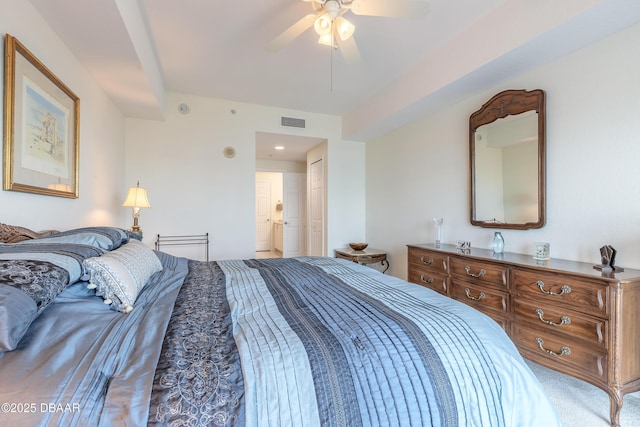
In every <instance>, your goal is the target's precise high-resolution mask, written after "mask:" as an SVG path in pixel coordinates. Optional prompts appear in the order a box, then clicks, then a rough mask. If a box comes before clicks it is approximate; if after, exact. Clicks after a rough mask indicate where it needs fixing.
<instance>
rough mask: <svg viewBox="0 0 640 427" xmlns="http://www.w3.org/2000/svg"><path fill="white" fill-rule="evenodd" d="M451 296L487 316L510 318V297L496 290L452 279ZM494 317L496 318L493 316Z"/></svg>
mask: <svg viewBox="0 0 640 427" xmlns="http://www.w3.org/2000/svg"><path fill="white" fill-rule="evenodd" d="M449 283H450V285H449V296H450V297H451V298H453V299H456V300H458V301H461V302H464V303H465V304H467V305H470V306H471V307H473V308H475V309H477V310H480V311H482V312H483V313H486V314H498V315H499V316H501V317H508V313H509V296H508V294H507V293H506V292H502V291H500V290H497V289H495V288H491V287H487V286H484V285H482V284H471V283H467V282H464V281H462V280H458V279H454V278H451V279H450V282H449ZM492 317H494V316H492Z"/></svg>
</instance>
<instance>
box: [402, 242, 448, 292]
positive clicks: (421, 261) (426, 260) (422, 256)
mask: <svg viewBox="0 0 640 427" xmlns="http://www.w3.org/2000/svg"><path fill="white" fill-rule="evenodd" d="M409 264H410V265H415V266H416V267H419V268H420V269H422V270H425V269H429V270H433V271H435V272H439V273H442V274H445V275H446V274H447V273H448V271H449V257H448V256H447V255H446V254H443V253H441V252H432V251H427V250H423V249H419V248H411V247H410V248H409ZM409 269H411V268H409ZM416 283H417V282H416Z"/></svg>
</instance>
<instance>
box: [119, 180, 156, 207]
mask: <svg viewBox="0 0 640 427" xmlns="http://www.w3.org/2000/svg"><path fill="white" fill-rule="evenodd" d="M122 206H127V207H132V208H150V207H151V203H149V199H148V198H147V190H146V189H145V188H142V187H140V183H138V184H136V186H135V187H129V193H127V198H126V199H125V201H124V203H123V204H122Z"/></svg>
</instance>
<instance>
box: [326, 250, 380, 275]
mask: <svg viewBox="0 0 640 427" xmlns="http://www.w3.org/2000/svg"><path fill="white" fill-rule="evenodd" d="M335 254H336V258H342V259H348V260H349V261H353V262H357V263H358V264H362V265H366V264H375V263H378V262H379V263H380V264H382V266H383V267H385V269H384V270H383V271H382V272H383V273H384V272H386V271H387V270H388V269H389V261H388V260H387V253H386V252H385V251H381V250H379V249H370V248H366V249H364V250H362V251H356V250H353V249H351V248H342V249H336V250H335Z"/></svg>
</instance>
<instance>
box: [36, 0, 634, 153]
mask: <svg viewBox="0 0 640 427" xmlns="http://www.w3.org/2000/svg"><path fill="white" fill-rule="evenodd" d="M389 1H393V0H389ZM30 2H31V4H32V5H33V6H34V8H35V9H36V10H37V11H38V12H39V13H40V14H41V15H42V16H43V18H44V19H45V20H46V21H47V22H48V23H49V24H50V25H51V26H52V28H53V29H54V30H55V31H56V32H57V33H58V35H59V36H60V37H61V39H62V40H63V41H64V42H65V43H66V44H67V46H68V47H69V49H70V50H71V51H72V52H73V53H74V54H75V56H76V57H77V58H78V60H79V61H80V62H81V63H83V64H84V66H85V67H86V68H87V70H89V72H90V73H91V74H92V75H93V76H94V78H95V79H96V81H97V82H98V84H100V85H101V86H102V87H103V88H104V90H105V91H106V93H107V94H108V95H109V96H110V97H111V98H112V99H113V100H114V103H115V104H116V105H117V106H118V107H119V108H120V109H121V110H122V111H123V113H124V114H125V115H126V116H129V117H139V118H151V119H162V118H163V114H164V110H165V108H167V106H166V105H165V103H164V94H165V93H166V92H179V93H185V94H196V95H200V96H207V97H215V98H222V99H228V100H233V101H237V102H248V103H254V104H261V105H270V106H275V107H281V108H284V109H292V110H298V111H307V112H314V113H326V114H332V115H339V116H342V117H343V134H344V135H343V137H345V138H346V139H354V140H367V139H370V138H371V137H373V136H376V135H377V134H380V133H381V132H385V131H389V130H391V129H392V128H393V127H394V126H398V125H401V124H403V123H406V122H407V121H409V120H411V119H414V118H415V117H419V116H420V115H424V113H425V111H429V110H433V109H434V108H439V107H442V106H443V105H446V104H447V103H453V102H455V101H456V100H460V99H463V98H464V97H465V96H469V95H470V94H472V93H473V92H474V91H480V90H483V89H484V88H486V87H491V86H494V85H496V84H497V82H499V81H501V80H505V79H509V78H512V77H514V75H516V74H518V73H520V72H522V71H524V70H526V69H528V68H530V67H532V66H535V65H537V64H540V63H543V62H545V61H548V60H550V59H553V58H554V57H557V56H560V55H562V54H566V53H567V52H570V51H572V50H575V49H578V48H580V47H582V46H584V45H586V44H589V43H591V42H593V41H595V40H597V39H599V38H601V37H603V36H606V35H607V34H610V33H613V32H615V31H618V30H620V29H622V28H625V27H627V26H629V25H632V24H634V23H637V22H640V1H638V0H534V1H532V0H430V9H431V11H430V13H429V14H428V15H427V16H426V17H425V18H423V19H419V20H416V19H401V18H380V17H367V16H355V15H353V14H350V12H349V15H346V16H347V17H348V19H349V20H350V21H352V22H353V23H354V24H355V26H356V32H355V34H354V37H355V39H356V42H357V44H358V47H359V50H360V55H361V62H360V63H358V64H355V65H349V64H347V63H345V61H344V60H343V58H342V57H341V54H340V52H339V51H334V50H332V49H331V48H329V47H326V46H322V45H319V44H318V43H317V36H316V35H315V34H314V32H313V29H311V30H308V31H307V32H306V33H304V34H303V35H302V36H300V37H299V38H298V39H296V40H295V41H293V42H292V43H291V44H289V45H287V46H286V47H285V48H284V49H282V50H280V51H279V52H276V53H272V52H269V51H267V50H266V49H265V46H266V45H267V43H268V42H269V41H271V40H272V39H273V38H275V37H276V36H277V35H278V34H279V33H280V32H282V31H283V30H285V29H286V28H287V27H288V26H289V25H291V24H293V23H294V22H296V21H297V20H298V19H300V18H301V17H302V16H304V15H305V14H307V13H310V12H311V11H312V9H311V5H310V3H308V2H304V1H301V0H269V1H255V0H254V1H246V0H245V1H241V0H232V1H221V0H188V1H176V0H30ZM529 89H533V88H529ZM265 139H266V140H268V139H269V138H265ZM270 143H271V142H270Z"/></svg>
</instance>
